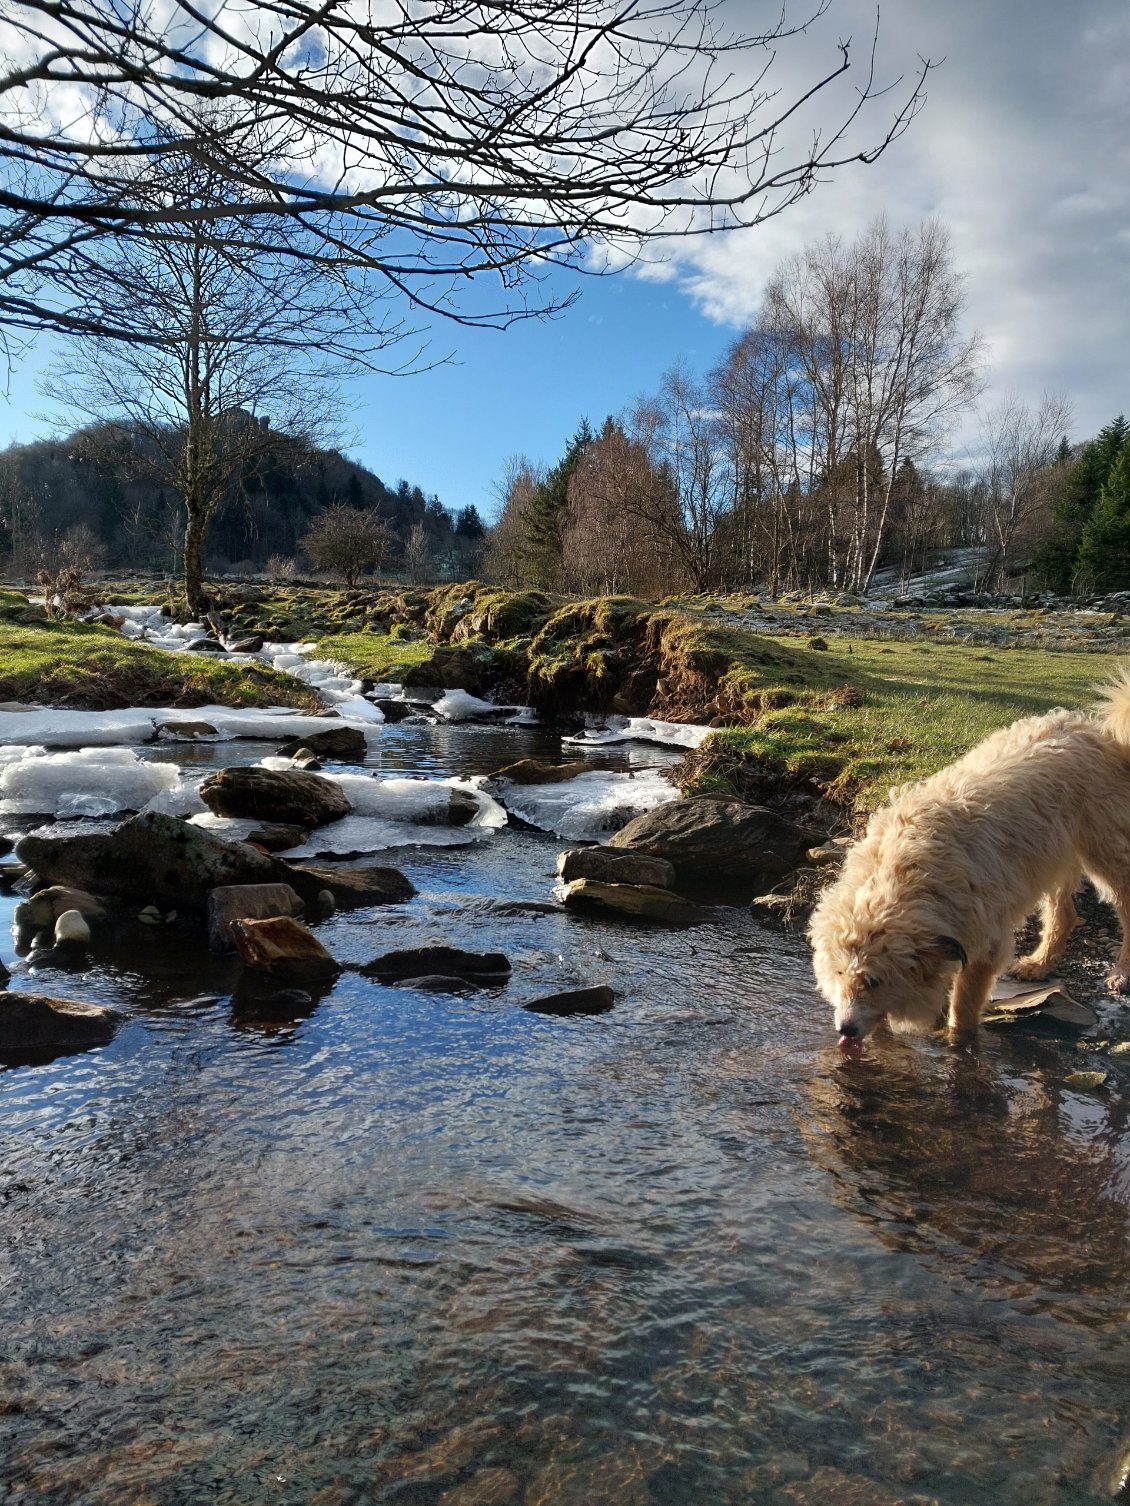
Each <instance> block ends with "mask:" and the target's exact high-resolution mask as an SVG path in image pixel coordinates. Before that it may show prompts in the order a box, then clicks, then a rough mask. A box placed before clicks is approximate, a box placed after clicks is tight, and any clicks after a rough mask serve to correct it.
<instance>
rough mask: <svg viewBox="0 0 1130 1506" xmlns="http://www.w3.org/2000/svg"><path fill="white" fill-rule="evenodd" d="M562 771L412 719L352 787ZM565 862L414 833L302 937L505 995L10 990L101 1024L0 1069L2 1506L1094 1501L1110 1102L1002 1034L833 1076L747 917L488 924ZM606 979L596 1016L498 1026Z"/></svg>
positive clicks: (1113, 1384)
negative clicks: (522, 765)
mask: <svg viewBox="0 0 1130 1506" xmlns="http://www.w3.org/2000/svg"><path fill="white" fill-rule="evenodd" d="M143 751H146V753H147V756H149V755H150V754H152V753H153V750H143ZM262 751H263V749H262V748H261V747H255V746H254V745H245V748H244V753H245V754H246V756H251V753H252V752H253V753H254V756H256V757H258V756H260V755H261V753H262ZM647 751H648V754H649V757H648V758H647V760H646V761H648V762H653V763H654V762H662V761H663V760H664V759H666V758H667V757H668V756H669V755H667V754H666V753H664V752H662V751H660V752H655V750H647ZM555 753H556V744H555V742H554V740H553V738H552V737H551V735H550V734H548V733H546V732H541V731H537V730H507V731H501V730H488V729H482V728H468V727H463V728H429V727H417V726H403V725H402V726H399V727H392V726H388V727H386V728H384V729H383V731H382V733H381V751H380V753H379V754H373V755H371V758H370V763H371V764H373V765H377V764H379V766H380V767H381V768H382V769H383V770H384V771H385V772H389V773H391V772H408V773H425V774H430V775H436V774H444V775H446V774H469V773H476V772H483V771H486V770H488V769H491V768H494V767H497V766H498V764H499V763H500V762H504V761H506V760H507V759H510V758H516V757H520V756H525V755H530V754H532V755H534V756H543V757H544V756H553V755H554V754H555ZM652 754H654V756H653V757H652V756H650V755H652ZM156 756H164V755H163V754H161V753H157V755H156ZM168 756H174V757H176V759H177V761H178V762H181V763H182V764H186V763H188V762H189V759H190V756H191V758H196V759H199V760H200V761H202V762H203V763H204V764H205V765H207V764H208V763H222V762H232V761H235V760H236V757H237V756H242V755H239V754H237V752H236V749H235V748H234V747H233V746H232V745H230V744H228V745H224V746H223V747H221V748H219V749H217V748H215V747H211V748H202V749H198V750H192V752H191V755H189V754H188V753H186V749H185V748H184V747H177V748H176V750H175V752H174V751H172V750H170V752H169V755H168ZM617 756H619V757H623V756H624V755H623V753H622V751H621V752H620V753H619V754H614V753H612V752H610V753H609V754H607V755H606V760H607V761H608V762H611V761H612V760H613V759H614V758H615V757H617ZM637 756H638V750H637ZM562 845H564V844H562V843H561V842H560V841H558V840H557V839H555V838H553V837H546V836H541V835H538V834H536V833H530V832H524V831H515V830H505V831H502V832H500V833H498V834H497V835H495V836H493V837H492V838H490V839H489V840H487V841H483V842H480V843H479V844H477V845H475V846H471V847H467V848H450V847H448V848H436V849H431V850H428V849H423V848H409V849H403V850H399V851H397V852H396V853H394V854H392V855H391V857H390V861H392V862H394V863H396V864H397V866H399V867H402V868H403V869H404V871H405V872H407V873H408V875H409V876H410V877H411V879H412V880H413V882H414V883H415V884H416V885H417V887H418V888H419V890H420V894H419V896H418V897H417V898H416V899H415V900H413V901H412V902H411V903H410V904H408V905H405V906H396V907H389V908H385V909H380V910H368V911H356V912H353V913H352V914H345V915H340V916H337V917H335V918H334V919H332V920H331V921H329V922H327V923H326V924H324V925H322V926H321V927H319V936H320V937H321V939H322V940H323V941H324V943H325V944H326V945H327V946H328V947H329V949H330V950H331V951H332V952H333V953H334V954H335V955H336V956H338V957H339V958H340V959H341V960H343V961H347V962H350V961H352V962H363V961H366V960H368V959H370V958H371V957H373V956H374V955H376V954H378V953H379V952H381V951H384V950H387V949H389V948H390V947H394V946H408V945H414V944H419V943H421V942H423V941H426V940H443V941H447V942H451V943H454V944H456V945H467V946H471V947H474V948H476V949H487V948H499V949H502V950H504V951H505V952H507V953H508V954H509V956H510V957H511V958H512V960H513V962H514V975H513V978H512V980H511V982H510V984H509V986H508V987H507V988H506V989H505V990H502V991H500V992H498V993H492V994H483V995H477V996H464V997H452V996H449V995H432V994H428V993H426V992H420V991H416V990H413V989H411V988H404V987H401V988H382V987H380V986H379V985H377V984H375V983H371V982H368V981H366V980H364V979H362V978H359V977H357V976H356V975H351V974H346V975H345V976H344V977H343V978H342V980H341V981H340V982H339V983H338V984H337V986H336V987H335V988H334V989H333V991H332V992H331V993H329V994H328V995H327V996H326V997H324V998H323V999H322V1000H321V1001H320V1002H319V1003H318V1004H317V1006H316V1007H315V1008H314V1009H313V1010H312V1011H311V1012H310V1013H309V1014H308V1016H307V1017H305V1018H303V1019H299V1020H296V1021H294V1022H293V1023H290V1024H287V1025H281V1026H280V1025H274V1026H262V1025H257V1026H253V1025H248V1024H246V1023H243V1022H241V1021H239V1020H238V1019H236V1018H235V1017H233V1015H232V1012H231V1009H230V1001H229V997H228V996H229V994H230V990H231V986H232V981H233V971H234V965H233V964H230V963H225V962H217V961H215V960H213V959H210V958H209V957H208V955H207V954H206V953H205V952H203V951H202V949H201V947H200V945H199V943H198V942H192V941H186V940H182V939H178V937H177V936H176V934H175V933H174V932H173V931H172V930H163V929H157V930H154V931H152V932H149V933H146V934H144V935H141V936H140V937H139V939H138V943H137V948H136V950H135V951H134V952H133V953H132V954H131V955H130V956H128V957H121V958H116V959H114V960H112V961H106V962H104V963H103V964H102V965H100V966H99V967H98V968H96V969H95V970H94V971H92V972H90V973H87V974H82V975H77V976H76V975H71V974H63V973H53V972H44V973H41V974H39V975H38V976H37V977H36V978H35V980H34V986H35V987H38V988H41V989H43V990H44V991H48V992H55V993H69V994H73V995H75V996H78V997H81V998H85V999H91V1000H96V1001H99V1002H108V1003H113V1004H116V1005H118V1006H120V1007H122V1008H124V1009H125V1010H127V1011H128V1014H129V1019H128V1021H127V1022H126V1024H125V1025H124V1026H123V1028H122V1029H121V1030H120V1032H119V1034H118V1035H117V1037H116V1039H115V1040H114V1042H113V1043H112V1044H111V1045H110V1046H108V1047H106V1048H105V1049H103V1050H100V1051H94V1052H89V1053H87V1054H85V1055H81V1056H72V1057H68V1058H62V1059H59V1060H57V1061H55V1062H53V1063H51V1064H49V1065H46V1066H38V1067H20V1068H12V1069H10V1070H7V1071H5V1072H2V1073H0V1220H2V1229H3V1255H2V1257H0V1261H2V1263H0V1276H2V1287H0V1499H4V1500H5V1501H9V1502H12V1503H20V1506H32V1503H34V1506H56V1503H59V1506H61V1503H68V1506H70V1503H75V1506H103V1503H105V1506H141V1503H153V1506H198V1503H200V1502H218V1503H241V1506H242V1503H261V1502H277V1503H279V1506H354V1503H356V1506H362V1503H370V1502H372V1503H386V1502H387V1503H404V1506H506V1503H511V1502H513V1503H516V1506H550V1503H552V1506H596V1503H605V1502H609V1503H617V1506H621V1503H622V1506H699V1503H702V1506H723V1503H733V1506H739V1503H741V1506H746V1503H761V1502H765V1503H768V1506H778V1503H780V1506H790V1503H791V1506H796V1503H813V1506H815V1503H817V1502H819V1503H821V1506H825V1503H835V1506H889V1503H894V1502H908V1503H909V1502H919V1503H920V1502H924V1501H937V1502H940V1503H945V1506H979V1503H985V1506H990V1503H992V1506H1043V1503H1077V1502H1078V1503H1083V1502H1095V1501H1102V1500H1110V1499H1111V1496H1112V1493H1113V1492H1114V1490H1115V1489H1116V1486H1117V1480H1118V1477H1119V1472H1120V1470H1121V1469H1122V1468H1123V1467H1124V1466H1123V1465H1122V1464H1121V1463H1120V1461H1121V1459H1122V1456H1123V1454H1124V1453H1125V1451H1126V1449H1127V1448H1128V1447H1130V1347H1128V1346H1127V1343H1126V1329H1127V1317H1128V1308H1130V1288H1128V1281H1127V1278H1128V1276H1130V1246H1128V1242H1127V1206H1128V1203H1130V1155H1128V1151H1130V1126H1128V1123H1127V1117H1128V1116H1127V1112H1126V1105H1127V1103H1130V1077H1128V1078H1123V1077H1120V1076H1119V1073H1120V1071H1121V1069H1120V1068H1119V1067H1118V1066H1117V1065H1114V1066H1113V1068H1112V1070H1113V1073H1114V1079H1115V1080H1113V1081H1112V1084H1111V1086H1110V1087H1109V1088H1108V1089H1106V1090H1105V1091H1103V1092H1101V1093H1080V1092H1073V1091H1072V1090H1070V1089H1069V1088H1067V1087H1065V1086H1064V1078H1065V1076H1066V1074H1067V1073H1068V1072H1069V1071H1071V1070H1072V1069H1073V1068H1076V1067H1081V1066H1086V1065H1087V1058H1086V1054H1085V1053H1083V1052H1081V1051H1080V1050H1079V1048H1078V1046H1076V1045H1072V1044H1069V1043H1062V1044H1061V1043H1056V1042H1050V1041H1041V1040H1039V1039H1036V1038H1033V1037H1030V1036H1029V1037H1020V1036H989V1035H986V1036H985V1037H984V1039H983V1042H982V1045H981V1049H980V1052H979V1054H976V1055H955V1054H953V1053H952V1052H951V1051H950V1050H949V1049H948V1048H946V1047H945V1046H944V1045H943V1044H942V1043H941V1042H933V1041H926V1042H922V1043H919V1044H915V1045H913V1046H905V1045H902V1046H899V1045H885V1046H879V1047H875V1048H872V1049H869V1052H868V1055H867V1056H866V1057H865V1058H864V1060H862V1061H861V1062H852V1061H842V1060H840V1059H839V1058H838V1057H837V1055H836V1052H835V1051H834V1049H833V1040H832V1035H831V1031H830V1026H829V1020H828V1017H827V1014H826V1011H825V1009H824V1008H823V1007H822V1006H821V1005H820V1004H819V1003H818V1002H817V1000H816V999H815V996H814V993H813V989H812V985H811V982H810V975H809V967H808V959H807V952H806V948H805V945H804V942H803V940H802V939H801V938H800V937H799V936H796V935H782V934H780V933H773V932H769V931H766V930H763V929H761V928H760V927H759V926H758V925H757V924H756V923H755V922H754V921H753V920H752V919H751V918H750V916H749V914H748V912H746V911H745V910H741V909H717V910H715V911H713V912H712V915H713V918H712V920H711V922H710V923H709V924H707V925H703V926H699V927H696V928H694V929H691V930H688V931H664V930H653V929H640V928H635V927H631V926H625V925H615V924H610V923H609V924H605V923H601V922H599V921H594V920H578V919H574V918H570V917H567V916H565V915H564V914H536V913H528V912H527V913H523V912H521V911H517V912H515V910H514V908H513V907H507V905H506V904H505V902H508V901H514V900H523V899H532V900H544V899H546V898H547V897H549V894H550V890H551V886H552V882H553V869H554V863H555V859H556V854H557V852H558V850H559V849H560V847H561V846H562ZM5 903H6V904H8V905H10V904H11V901H5ZM4 934H6V933H4ZM6 945H7V951H6V952H5V954H4V955H5V960H6V961H8V962H9V963H11V962H12V961H13V956H14V954H13V953H12V951H11V947H10V940H9V941H8V942H7V943H6ZM598 982H600V983H604V982H607V983H610V984H612V985H613V987H614V988H615V989H616V990H617V992H618V994H619V998H618V1001H617V1004H616V1007H615V1009H614V1010H613V1012H612V1013H610V1014H608V1015H605V1016H602V1017H600V1018H585V1019H572V1020H559V1019H548V1018H544V1017H540V1016H536V1015H531V1014H528V1013H525V1012H523V1010H522V1009H521V1007H520V1006H521V1003H522V1002H523V1000H525V999H529V998H533V997H536V996H537V995H538V994H544V993H547V992H550V991H553V990H556V989H559V988H564V987H568V986H570V985H571V984H574V983H598ZM1119 1060H1123V1061H1124V1060H1125V1058H1121V1059H1119V1058H1111V1059H1109V1060H1108V1061H1104V1065H1107V1066H1111V1064H1112V1063H1117V1062H1118V1061H1119Z"/></svg>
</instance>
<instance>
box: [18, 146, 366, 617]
mask: <svg viewBox="0 0 1130 1506" xmlns="http://www.w3.org/2000/svg"><path fill="white" fill-rule="evenodd" d="M163 164H164V168H165V171H166V174H167V182H166V185H165V186H164V187H163V188H161V189H160V190H157V189H152V188H150V187H148V186H147V185H144V184H142V185H138V186H136V187H135V190H134V193H135V197H136V198H137V199H138V200H139V201H140V202H142V203H153V204H166V203H169V204H173V205H185V206H191V205H194V204H202V205H211V204H213V203H214V202H215V199H216V197H217V195H218V194H219V193H220V191H221V190H222V187H223V184H222V183H221V181H220V180H218V178H217V176H216V173H215V170H214V169H213V168H212V167H211V166H210V165H208V164H203V165H202V164H201V163H199V162H198V161H197V160H196V159H195V158H194V157H193V155H192V154H191V153H189V152H187V151H186V150H184V149H183V147H182V149H181V151H180V152H179V154H178V155H175V156H173V155H169V156H166V157H165V158H163ZM229 228H231V229H232V234H230V235H229V234H228V233H227V232H228V230H229ZM301 236H302V232H301V230H296V229H294V228H292V227H287V226H282V227H276V228H275V230H274V232H272V233H271V234H267V233H266V232H264V234H263V235H262V236H261V237H260V239H259V240H258V241H257V243H256V244H255V245H254V246H249V245H248V244H247V243H246V240H245V239H244V238H243V236H242V235H241V232H240V228H239V226H234V227H230V226H229V222H228V221H220V222H218V223H217V224H211V223H209V222H208V221H207V220H199V221H190V222H189V223H188V224H187V225H186V227H185V228H184V229H183V230H181V231H178V232H177V233H176V234H175V235H169V236H166V237H163V238H146V237H129V236H126V237H123V238H121V239H120V240H119V241H117V242H115V243H114V244H113V245H112V246H111V245H109V244H108V243H107V244H104V245H103V246H102V248H101V253H100V260H98V261H97V262H91V263H90V264H89V265H88V266H86V267H84V268H83V270H82V273H81V286H82V288H83V290H84V297H85V300H86V303H85V306H86V308H87V310H88V312H89V315H90V318H91V320H92V322H93V324H94V325H99V324H102V323H113V324H115V325H116V326H117V327H118V328H123V329H129V330H131V331H132V332H133V339H132V340H131V341H129V342H127V341H124V340H118V339H113V338H109V337H106V338H103V337H88V338H86V339H84V340H80V341H76V342H72V343H71V344H70V345H69V346H68V347H67V351H66V354H65V356H64V358H63V359H62V360H61V361H60V362H59V363H58V364H57V365H56V367H55V368H54V370H53V371H52V372H51V373H50V374H49V377H48V379H47V381H46V383H45V386H46V390H47V391H48V393H49V394H50V395H51V396H52V397H54V398H56V399H57V400H59V401H61V402H63V403H65V404H67V405H68V406H69V407H70V408H72V409H77V410H78V411H79V412H81V413H83V414H84V415H86V416H87V417H88V418H89V419H93V420H94V421H95V424H96V427H95V428H94V430H93V431H92V438H91V440H90V443H91V444H92V445H94V444H96V443H100V444H101V445H103V446H104V447H106V448H107V450H108V451H109V452H113V453H114V454H116V455H118V456H119V457H120V456H122V455H126V456H128V458H129V461H130V464H131V466H132V468H133V469H134V471H135V472H136V473H137V474H139V475H141V476H144V477H145V478H146V479H148V480H150V481H152V482H155V483H157V484H158V485H160V486H162V487H167V488H169V490H170V491H171V492H172V493H173V494H174V495H175V497H176V498H177V499H178V501H179V503H180V505H181V506H182V507H183V512H184V542H183V568H184V583H185V595H186V597H187V600H188V604H189V607H190V609H191V610H192V611H193V612H194V613H201V612H204V611H206V609H207V599H206V593H205V589H204V563H205V551H206V546H207V539H208V532H209V529H210V527H211V524H212V522H213V520H214V519H215V517H216V515H217V513H218V512H219V510H220V508H221V507H222V506H223V505H224V504H225V503H226V502H228V501H229V500H231V499H232V498H233V496H234V495H235V494H236V492H237V491H238V489H239V486H240V483H241V480H242V478H243V477H244V475H245V474H248V473H250V472H252V471H253V470H254V468H255V466H256V465H258V464H260V463H261V462H262V461H264V460H265V459H266V458H267V457H268V456H269V455H271V454H272V453H276V452H278V451H279V450H280V448H290V449H292V450H293V448H294V447H295V445H296V444H297V445H299V446H308V445H311V444H313V443H316V442H318V441H324V440H325V439H327V438H328V437H329V435H330V432H331V428H332V423H333V420H334V418H335V416H336V397H335V387H334V381H335V379H336V378H337V376H338V375H339V374H340V373H341V371H342V369H343V368H344V367H345V366H347V365H348V364H350V363H353V362H358V361H360V362H364V361H367V360H369V359H370V358H371V357H372V355H373V353H374V352H375V350H377V349H378V348H379V346H380V344H381V341H382V338H383V337H382V332H381V331H380V330H371V327H370V333H368V334H365V333H362V334H361V335H360V336H358V329H359V328H360V330H362V331H364V330H365V329H366V328H367V327H369V326H368V321H367V320H366V319H365V318H364V316H363V314H358V305H357V299H358V298H359V297H360V296H362V293H363V289H362V286H361V285H359V284H358V283H356V282H353V281H351V280H349V279H347V278H344V277H338V278H335V277H333V276H332V275H331V274H330V272H329V270H328V268H326V267H323V266H321V265H319V264H318V263H317V262H316V261H314V262H308V261H304V260H302V259H301V257H300V256H299V255H297V254H296V252H297V250H298V249H299V245H300V241H301ZM77 287H78V284H77V283H76V289H77ZM355 315H358V317H356V318H355V317H354V316H355ZM90 458H94V459H97V458H98V456H97V455H93V456H91V457H90Z"/></svg>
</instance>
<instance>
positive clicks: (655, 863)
mask: <svg viewBox="0 0 1130 1506" xmlns="http://www.w3.org/2000/svg"><path fill="white" fill-rule="evenodd" d="M557 872H558V873H559V874H560V876H561V877H562V878H563V879H564V880H565V882H566V883H570V882H572V880H573V879H599V880H600V881H601V882H602V883H606V884H650V885H652V886H653V887H655V888H657V889H670V887H671V885H672V884H673V883H674V882H675V869H674V866H673V865H672V864H671V863H669V862H668V861H667V859H666V858H651V857H647V856H646V855H645V854H644V853H639V852H616V851H614V850H613V849H612V848H609V847H571V848H569V850H568V851H567V852H563V853H561V854H560V856H559V857H558V859H557Z"/></svg>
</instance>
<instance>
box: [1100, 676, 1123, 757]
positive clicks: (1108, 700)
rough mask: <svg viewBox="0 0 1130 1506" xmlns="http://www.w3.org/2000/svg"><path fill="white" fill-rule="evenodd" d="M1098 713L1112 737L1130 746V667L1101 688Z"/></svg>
mask: <svg viewBox="0 0 1130 1506" xmlns="http://www.w3.org/2000/svg"><path fill="white" fill-rule="evenodd" d="M1098 711H1099V716H1100V717H1101V719H1102V721H1103V724H1104V725H1105V727H1106V729H1107V731H1108V732H1109V733H1110V735H1111V737H1113V738H1114V739H1115V740H1116V741H1117V742H1120V743H1126V744H1127V746H1130V665H1124V666H1123V668H1122V671H1121V673H1120V674H1119V675H1118V677H1117V678H1116V679H1114V680H1111V681H1110V683H1109V684H1107V685H1103V686H1102V687H1101V689H1100V693H1099V706H1098Z"/></svg>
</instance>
